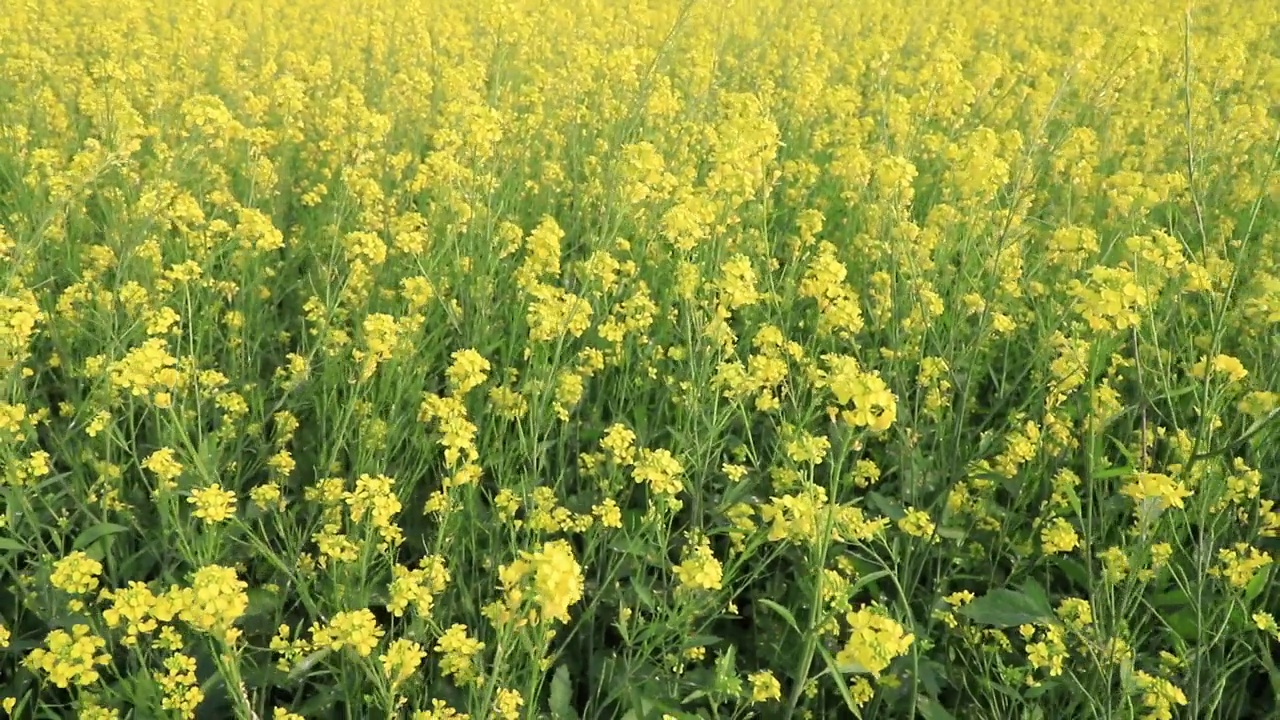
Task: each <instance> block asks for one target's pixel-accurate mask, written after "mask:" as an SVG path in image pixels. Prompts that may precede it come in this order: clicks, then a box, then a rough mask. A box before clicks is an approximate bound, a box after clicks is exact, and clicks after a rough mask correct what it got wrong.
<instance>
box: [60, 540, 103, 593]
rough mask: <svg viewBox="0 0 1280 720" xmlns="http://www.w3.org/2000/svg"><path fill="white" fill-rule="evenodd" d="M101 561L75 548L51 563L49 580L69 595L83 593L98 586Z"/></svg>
mask: <svg viewBox="0 0 1280 720" xmlns="http://www.w3.org/2000/svg"><path fill="white" fill-rule="evenodd" d="M101 574H102V563H100V562H98V561H97V560H94V559H93V558H91V557H89V556H88V555H86V554H85V553H83V552H80V551H79V550H77V551H76V552H73V553H71V554H70V555H68V556H66V557H64V558H62V559H60V560H58V561H57V562H56V563H54V564H53V572H52V573H51V574H50V575H49V582H50V583H52V584H53V586H54V587H56V588H58V589H59V590H62V591H63V592H66V593H68V594H71V595H83V594H85V593H87V592H91V591H93V590H94V589H96V588H97V587H98V576H99V575H101Z"/></svg>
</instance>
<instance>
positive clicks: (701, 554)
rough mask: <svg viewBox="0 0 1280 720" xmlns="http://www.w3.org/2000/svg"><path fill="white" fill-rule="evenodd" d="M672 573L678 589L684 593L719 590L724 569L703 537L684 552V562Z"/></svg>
mask: <svg viewBox="0 0 1280 720" xmlns="http://www.w3.org/2000/svg"><path fill="white" fill-rule="evenodd" d="M674 573H675V576H676V579H677V580H678V581H679V582H680V588H681V589H682V590H686V591H687V590H719V589H720V588H721V583H722V581H723V577H724V569H723V568H722V567H721V565H720V561H719V560H717V559H716V556H715V553H714V552H712V550H711V544H710V543H709V542H708V541H707V539H706V538H705V537H704V538H701V539H700V540H699V541H698V542H697V543H695V544H694V545H692V546H691V548H690V549H687V550H686V552H685V558H684V561H683V562H681V563H680V564H679V565H677V566H676V567H675V569H674Z"/></svg>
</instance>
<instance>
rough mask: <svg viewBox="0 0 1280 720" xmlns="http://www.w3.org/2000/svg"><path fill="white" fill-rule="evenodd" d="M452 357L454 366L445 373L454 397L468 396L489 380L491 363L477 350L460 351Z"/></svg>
mask: <svg viewBox="0 0 1280 720" xmlns="http://www.w3.org/2000/svg"><path fill="white" fill-rule="evenodd" d="M451 357H452V358H453V364H451V365H450V366H449V369H448V370H446V371H445V377H446V378H447V379H448V381H449V389H450V390H451V391H452V392H453V394H454V395H466V394H467V393H468V392H470V391H471V390H472V389H473V388H476V387H479V386H480V385H482V384H483V383H484V381H485V380H487V379H489V369H490V367H489V361H488V360H485V359H484V356H483V355H481V354H480V353H478V352H476V351H475V350H473V349H471V348H467V349H465V350H458V351H455V352H454V353H453V355H452V356H451Z"/></svg>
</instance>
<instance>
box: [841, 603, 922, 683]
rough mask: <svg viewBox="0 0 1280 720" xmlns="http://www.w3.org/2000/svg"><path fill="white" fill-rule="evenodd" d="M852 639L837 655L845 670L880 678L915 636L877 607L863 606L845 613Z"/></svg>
mask: <svg viewBox="0 0 1280 720" xmlns="http://www.w3.org/2000/svg"><path fill="white" fill-rule="evenodd" d="M845 620H846V622H847V623H848V624H849V639H848V640H847V641H846V642H845V645H844V648H843V649H841V650H840V652H838V653H837V654H836V662H837V663H839V664H840V667H841V669H842V670H843V671H844V672H849V673H870V674H871V675H872V676H873V677H877V678H878V677H880V673H882V672H883V671H884V670H885V668H887V667H889V663H891V662H893V660H894V658H897V657H899V656H901V655H904V654H906V652H907V649H908V648H910V647H911V643H912V642H914V641H915V636H914V635H912V634H911V633H908V632H906V631H905V630H904V629H903V627H902V626H901V625H899V624H898V623H897V621H895V620H893V619H892V618H890V617H888V616H887V615H885V614H883V612H882V611H880V610H879V609H877V608H866V607H864V608H862V609H860V610H858V611H856V612H850V613H848V614H847V615H846V616H845Z"/></svg>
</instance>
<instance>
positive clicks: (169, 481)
mask: <svg viewBox="0 0 1280 720" xmlns="http://www.w3.org/2000/svg"><path fill="white" fill-rule="evenodd" d="M142 467H143V468H145V469H147V470H150V471H151V472H153V473H155V476H156V477H157V478H159V479H160V484H161V486H162V487H172V485H173V481H174V480H176V479H177V478H178V476H179V475H181V474H182V464H181V463H179V462H178V460H177V458H175V457H174V453H173V450H171V449H169V448H161V449H159V450H157V451H155V452H153V453H151V454H150V455H148V456H147V459H146V460H143V461H142Z"/></svg>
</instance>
